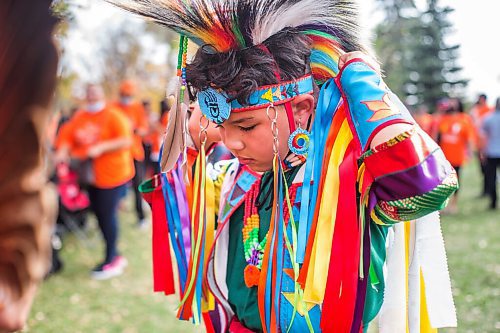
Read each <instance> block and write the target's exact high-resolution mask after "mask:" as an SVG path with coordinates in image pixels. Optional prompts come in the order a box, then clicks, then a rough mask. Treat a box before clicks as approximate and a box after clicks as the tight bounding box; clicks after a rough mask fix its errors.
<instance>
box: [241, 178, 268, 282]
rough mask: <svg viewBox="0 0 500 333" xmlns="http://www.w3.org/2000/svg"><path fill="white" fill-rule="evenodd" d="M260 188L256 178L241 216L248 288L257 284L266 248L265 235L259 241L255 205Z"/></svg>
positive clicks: (258, 219)
mask: <svg viewBox="0 0 500 333" xmlns="http://www.w3.org/2000/svg"><path fill="white" fill-rule="evenodd" d="M259 190H260V180H257V181H256V182H255V183H254V184H253V185H252V187H251V188H250V190H249V191H248V192H247V194H246V196H245V215H244V217H243V229H242V233H243V248H244V251H245V260H246V262H247V267H245V271H244V278H245V284H246V286H247V287H248V288H250V287H253V286H257V285H258V284H259V278H260V269H261V267H262V258H263V257H264V249H265V248H266V243H267V235H266V236H265V237H264V238H263V239H262V240H261V241H260V242H259V230H260V218H259V212H258V210H257V207H256V205H255V201H256V200H257V196H258V195H259Z"/></svg>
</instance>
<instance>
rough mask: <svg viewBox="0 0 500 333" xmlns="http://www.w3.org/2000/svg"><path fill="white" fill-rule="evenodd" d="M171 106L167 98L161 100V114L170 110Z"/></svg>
mask: <svg viewBox="0 0 500 333" xmlns="http://www.w3.org/2000/svg"><path fill="white" fill-rule="evenodd" d="M170 108H171V105H169V102H168V100H167V99H164V100H161V101H160V116H163V114H164V113H165V112H169V111H170Z"/></svg>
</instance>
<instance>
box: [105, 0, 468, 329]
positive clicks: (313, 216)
mask: <svg viewBox="0 0 500 333" xmlns="http://www.w3.org/2000/svg"><path fill="white" fill-rule="evenodd" d="M112 2H115V3H117V4H118V5H120V6H121V7H123V8H126V9H129V10H131V11H133V12H135V13H139V14H142V15H144V16H145V17H148V18H152V19H153V20H156V21H157V22H158V23H160V24H162V25H164V26H166V27H168V28H171V29H173V30H175V31H177V32H179V33H180V34H181V35H182V36H181V42H180V45H181V52H180V53H179V71H178V76H179V80H178V83H179V90H178V91H179V92H178V94H177V96H176V103H175V104H176V109H175V110H172V111H171V118H170V120H169V124H178V126H172V130H173V132H171V133H170V135H171V136H174V137H177V139H178V140H177V141H176V140H173V139H171V140H169V141H166V143H168V147H167V148H168V149H167V150H166V152H167V153H170V155H172V156H171V160H172V161H174V162H175V161H182V156H183V154H182V151H183V150H182V149H180V150H179V149H178V146H179V145H180V146H181V148H183V147H184V146H185V144H184V137H185V131H183V129H184V128H185V124H183V122H182V119H184V118H185V117H184V112H185V110H186V109H187V102H186V101H187V100H188V96H187V94H188V92H194V93H195V94H196V95H197V98H198V102H199V105H200V109H201V112H202V113H203V115H204V116H205V118H206V119H208V120H209V121H210V122H212V123H215V124H217V126H218V127H219V131H220V135H221V139H222V142H223V143H224V144H225V146H226V147H227V148H228V149H229V150H230V151H231V152H232V153H233V155H234V156H235V157H236V159H235V160H233V161H232V163H230V165H229V166H228V167H227V168H225V169H223V170H221V175H223V177H224V179H223V182H222V185H221V188H220V191H219V190H217V188H216V187H215V183H212V182H210V180H209V177H208V176H207V173H208V171H207V172H205V161H204V156H205V155H204V142H205V141H206V140H207V138H206V133H204V129H205V128H206V127H207V123H206V119H202V121H201V123H200V126H201V134H200V136H199V138H198V140H200V143H201V144H200V147H201V148H200V150H199V156H201V157H199V158H198V159H197V163H196V167H195V176H194V179H195V182H194V188H195V190H194V199H193V201H191V205H190V207H189V208H191V214H190V216H189V219H188V221H189V223H183V221H184V220H183V219H182V218H180V217H179V216H180V215H182V214H186V209H179V210H178V211H176V210H174V209H171V210H168V214H167V215H168V216H167V221H168V223H169V227H168V231H169V233H170V239H171V241H172V244H173V245H175V246H174V251H175V253H176V258H177V262H178V268H179V276H180V279H179V281H180V286H179V288H180V290H181V295H182V297H181V306H180V307H179V310H178V313H177V316H178V317H179V318H180V319H184V320H192V321H194V322H195V323H200V322H201V321H202V320H203V321H204V323H205V325H206V327H207V331H215V332H228V331H229V332H336V333H347V332H356V333H357V332H361V331H363V330H366V329H368V326H369V324H370V322H371V321H372V320H373V319H374V318H375V317H376V316H377V315H378V316H379V325H380V332H408V331H409V332H433V330H434V329H435V328H439V327H445V326H454V325H456V317H455V312H454V306H453V301H452V295H451V287H450V281H449V277H448V273H447V264H446V256H445V252H444V245H443V240H442V235H441V231H440V225H439V216H438V214H437V213H434V212H435V211H436V210H439V209H441V208H443V207H444V206H445V205H446V203H447V200H448V198H449V196H450V195H451V194H452V193H453V192H454V191H455V190H456V189H457V187H458V183H457V179H456V173H455V171H454V170H453V168H452V167H451V165H450V164H449V162H447V161H446V159H445V157H444V155H443V152H442V151H441V150H440V149H439V147H438V146H437V144H436V143H435V142H433V141H432V140H431V139H430V138H429V136H428V135H427V134H425V133H424V132H423V131H422V130H421V129H420V128H419V127H418V126H415V122H414V121H413V119H412V118H411V117H410V116H409V114H408V111H407V110H406V108H405V107H404V105H403V104H402V103H401V102H400V101H399V99H398V98H397V97H396V96H395V95H394V94H393V93H392V92H391V91H390V90H389V89H388V87H387V86H386V85H385V83H384V82H383V80H382V78H381V75H380V69H379V67H378V65H377V63H376V62H375V61H374V60H373V59H372V58H371V57H370V56H367V55H366V54H367V53H368V50H367V48H366V46H364V43H363V42H362V41H361V40H360V39H359V35H360V32H359V30H358V24H357V14H358V13H357V10H356V9H355V3H354V1H349V0H314V1H313V0H299V1H297V0H293V1H292V0H290V1H274V0H273V1H271V0H254V1H245V0H242V1H218V0H204V1H201V0H200V1H194V2H186V1H181V0H179V1H169V2H165V1H159V0H158V1H126V0H116V1H112ZM188 40H191V41H192V42H194V43H196V44H197V45H198V46H199V49H198V51H197V52H196V54H195V55H194V57H193V59H191V60H189V61H188V60H187V52H186V46H187V44H188ZM360 51H361V52H360ZM176 134H177V136H176ZM168 135H169V133H167V136H168ZM176 142H177V143H178V144H177V145H176ZM164 147H165V146H164ZM169 147H170V148H171V149H170V148H169ZM169 149H170V150H169ZM164 152H165V151H164ZM167 162H169V161H167ZM173 165H175V163H174V164H171V163H165V164H164V166H165V171H167V170H169V167H171V166H173ZM167 178H168V177H167ZM179 178H181V177H177V178H175V177H174V179H172V181H171V180H170V179H169V178H168V179H167V180H168V181H167V182H165V183H163V184H162V186H164V187H163V188H165V189H166V191H167V195H166V196H165V198H166V200H168V201H169V202H175V200H176V199H174V198H176V197H178V198H180V201H184V200H183V195H182V188H183V187H182V186H180V187H177V186H176V182H177V181H178V179H179ZM171 183H173V185H171ZM212 186H214V187H212ZM176 189H178V190H179V191H178V192H176V191H175V190H176ZM212 193H220V196H219V199H220V205H218V206H215V207H214V204H213V201H214V198H213V196H214V195H213V194H212ZM174 194H176V195H174ZM177 194H178V195H177ZM179 207H184V206H179ZM214 215H215V216H216V217H217V220H216V223H214V221H213V220H212V218H213V216H214ZM414 220H416V222H415V223H406V224H404V223H400V222H404V221H414ZM214 224H216V225H217V230H216V232H215V234H214V232H213V227H214ZM183 226H184V227H183ZM188 235H191V236H190V237H188ZM159 236H160V235H159ZM154 237H155V236H154ZM410 240H412V241H411V242H410ZM386 243H387V244H388V250H387V251H386ZM407 258H411V260H410V259H407ZM384 266H385V268H384ZM426 290H427V291H428V292H426Z"/></svg>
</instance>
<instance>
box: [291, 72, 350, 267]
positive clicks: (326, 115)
mask: <svg viewBox="0 0 500 333" xmlns="http://www.w3.org/2000/svg"><path fill="white" fill-rule="evenodd" d="M341 97H342V95H341V93H340V90H339V89H338V88H337V85H336V83H335V81H334V80H333V79H330V80H329V81H327V82H325V84H323V87H321V92H320V95H319V99H318V105H317V107H316V114H315V117H314V122H313V126H312V130H311V140H310V143H309V148H310V149H309V155H308V159H307V161H306V169H305V173H304V183H303V185H302V196H301V205H300V215H299V230H298V240H297V242H298V244H297V262H298V263H299V264H302V263H304V259H305V252H306V247H307V239H308V237H309V233H310V231H311V225H312V220H313V218H314V209H309V207H316V201H317V198H318V186H319V180H320V179H321V175H322V172H323V170H322V166H323V160H324V157H325V156H324V155H325V151H326V147H325V145H326V140H327V138H328V133H329V132H330V127H331V125H332V121H333V117H334V115H335V111H336V110H337V106H338V104H339V102H340V99H341ZM310 179H312V180H313V184H312V185H311V182H310V181H309V180H310ZM306 180H308V181H306Z"/></svg>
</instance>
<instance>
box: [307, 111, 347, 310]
mask: <svg viewBox="0 0 500 333" xmlns="http://www.w3.org/2000/svg"><path fill="white" fill-rule="evenodd" d="M352 138H353V136H352V132H351V129H350V128H349V124H348V122H347V119H346V120H344V122H343V123H342V125H341V127H340V130H339V133H338V135H337V138H336V139H335V142H334V144H333V149H332V154H331V156H330V160H329V163H328V170H327V172H326V177H325V182H324V189H325V191H323V193H322V197H321V204H320V208H319V209H320V210H319V215H318V223H317V227H316V235H315V236H314V237H315V238H314V244H313V248H312V251H311V259H310V263H309V272H308V274H307V279H306V283H305V288H304V301H305V302H310V303H316V304H321V303H323V299H324V296H325V289H326V280H327V278H328V267H329V262H330V254H331V249H332V241H333V232H334V229H335V218H336V215H337V204H338V197H339V185H340V179H339V168H340V164H341V163H342V160H343V159H344V154H345V152H346V150H347V147H348V146H349V143H350V142H351V140H352ZM314 181H319V180H316V179H315V180H314Z"/></svg>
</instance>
